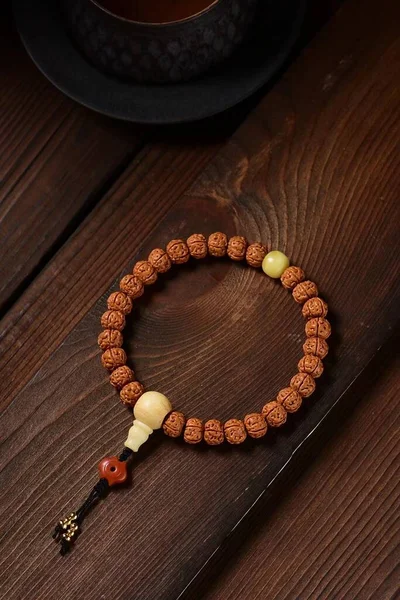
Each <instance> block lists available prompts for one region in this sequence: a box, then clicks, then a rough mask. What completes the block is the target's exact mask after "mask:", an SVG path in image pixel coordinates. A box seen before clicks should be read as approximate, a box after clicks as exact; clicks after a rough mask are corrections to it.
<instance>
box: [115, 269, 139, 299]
mask: <svg viewBox="0 0 400 600" xmlns="http://www.w3.org/2000/svg"><path fill="white" fill-rule="evenodd" d="M119 288H120V290H121V291H122V292H125V294H127V295H128V296H129V297H130V298H132V300H135V298H140V296H143V292H144V286H143V282H142V281H141V280H140V279H139V277H136V275H132V274H130V273H129V274H128V275H125V277H123V278H122V279H121V281H120V283H119Z"/></svg>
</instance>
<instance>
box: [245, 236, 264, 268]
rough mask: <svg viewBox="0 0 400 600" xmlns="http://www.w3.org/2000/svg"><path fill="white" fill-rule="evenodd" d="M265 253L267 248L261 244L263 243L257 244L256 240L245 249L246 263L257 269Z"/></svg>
mask: <svg viewBox="0 0 400 600" xmlns="http://www.w3.org/2000/svg"><path fill="white" fill-rule="evenodd" d="M266 254H267V249H266V247H265V246H263V244H259V243H258V242H256V243H254V244H250V246H249V247H248V248H247V250H246V260H247V264H249V265H250V267H254V268H256V269H258V268H259V267H261V265H262V261H263V260H264V257H265V255H266Z"/></svg>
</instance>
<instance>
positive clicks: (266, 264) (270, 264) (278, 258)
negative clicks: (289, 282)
mask: <svg viewBox="0 0 400 600" xmlns="http://www.w3.org/2000/svg"><path fill="white" fill-rule="evenodd" d="M289 264H290V263H289V259H288V257H287V256H286V255H285V254H283V252H280V251H279V250H272V251H271V252H268V254H267V255H266V256H265V257H264V260H263V261H262V270H263V271H264V273H265V274H266V275H268V276H269V277H272V278H273V279H279V277H281V276H282V274H283V272H284V271H285V270H286V269H287V268H288V266H289Z"/></svg>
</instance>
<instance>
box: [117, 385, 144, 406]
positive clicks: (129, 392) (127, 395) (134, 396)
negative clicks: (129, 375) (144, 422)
mask: <svg viewBox="0 0 400 600" xmlns="http://www.w3.org/2000/svg"><path fill="white" fill-rule="evenodd" d="M143 392H144V387H143V386H142V384H141V383H139V381H131V382H130V383H128V384H127V385H124V387H123V388H122V390H121V391H120V393H119V397H120V398H121V401H122V403H123V404H125V405H126V406H135V404H136V402H137V401H138V400H139V398H140V396H141V395H142V394H143Z"/></svg>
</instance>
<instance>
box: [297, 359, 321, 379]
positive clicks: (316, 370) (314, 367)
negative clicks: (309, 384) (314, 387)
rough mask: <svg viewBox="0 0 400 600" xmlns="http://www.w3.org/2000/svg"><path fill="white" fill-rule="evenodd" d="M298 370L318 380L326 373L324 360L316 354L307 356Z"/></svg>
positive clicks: (300, 362)
mask: <svg viewBox="0 0 400 600" xmlns="http://www.w3.org/2000/svg"><path fill="white" fill-rule="evenodd" d="M298 369H299V371H300V372H301V373H309V374H310V375H312V376H313V377H314V379H316V378H317V377H321V375H322V373H323V372H324V365H323V364H322V360H321V359H320V358H318V356H314V354H306V355H305V356H303V358H301V359H300V360H299V364H298Z"/></svg>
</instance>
